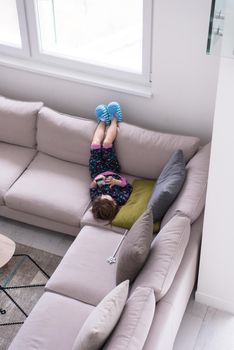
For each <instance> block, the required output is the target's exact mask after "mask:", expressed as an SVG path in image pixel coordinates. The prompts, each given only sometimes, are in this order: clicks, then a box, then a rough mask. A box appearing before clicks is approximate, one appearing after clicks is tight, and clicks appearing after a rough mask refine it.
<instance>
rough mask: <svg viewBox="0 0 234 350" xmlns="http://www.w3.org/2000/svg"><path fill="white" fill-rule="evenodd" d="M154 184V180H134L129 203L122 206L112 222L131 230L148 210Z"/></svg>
mask: <svg viewBox="0 0 234 350" xmlns="http://www.w3.org/2000/svg"><path fill="white" fill-rule="evenodd" d="M154 185H155V181H153V180H144V179H141V180H134V181H133V184H132V186H133V189H132V193H131V195H130V197H129V199H128V201H127V203H126V204H125V205H123V206H122V207H121V208H120V210H119V212H118V213H117V215H116V217H115V218H114V220H113V221H112V224H113V225H114V226H118V227H123V228H126V229H128V230H129V229H130V228H131V227H132V225H133V224H134V223H135V222H136V220H137V219H138V218H139V217H140V216H141V214H143V213H144V211H145V210H146V208H147V205H148V202H149V199H150V197H151V195H152V191H153V188H154Z"/></svg>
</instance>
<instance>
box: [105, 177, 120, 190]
mask: <svg viewBox="0 0 234 350" xmlns="http://www.w3.org/2000/svg"><path fill="white" fill-rule="evenodd" d="M106 184H107V185H109V186H110V188H111V187H113V186H115V185H117V186H120V184H121V180H117V179H114V178H113V177H112V176H108V177H107V178H106Z"/></svg>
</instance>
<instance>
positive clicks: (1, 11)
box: [0, 0, 29, 56]
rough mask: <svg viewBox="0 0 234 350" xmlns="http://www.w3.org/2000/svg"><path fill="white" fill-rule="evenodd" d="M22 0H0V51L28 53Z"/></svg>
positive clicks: (18, 53) (16, 53)
mask: <svg viewBox="0 0 234 350" xmlns="http://www.w3.org/2000/svg"><path fill="white" fill-rule="evenodd" d="M26 32H27V29H26V19H25V9H24V3H23V0H7V1H5V0H0V51H1V52H3V53H9V54H15V55H20V56H21V55H25V54H28V53H29V50H28V39H27V33H26Z"/></svg>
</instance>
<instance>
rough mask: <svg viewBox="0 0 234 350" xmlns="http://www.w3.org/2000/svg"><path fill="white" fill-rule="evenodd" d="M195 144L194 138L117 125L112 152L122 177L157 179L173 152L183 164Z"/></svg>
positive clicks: (196, 144) (124, 124) (194, 148)
mask: <svg viewBox="0 0 234 350" xmlns="http://www.w3.org/2000/svg"><path fill="white" fill-rule="evenodd" d="M199 143H200V141H199V139H198V138H196V137H192V136H182V135H173V134H166V133H161V132H157V131H150V130H146V129H143V128H140V127H137V126H134V125H130V124H126V123H121V124H120V127H119V133H118V137H117V139H116V151H117V155H118V158H119V161H120V165H121V168H122V171H123V172H124V173H126V174H131V175H134V176H139V177H143V178H146V179H157V178H158V177H159V175H160V173H161V171H162V169H163V167H164V165H165V164H166V163H167V161H168V160H169V158H170V157H171V156H172V154H173V153H174V152H175V151H176V150H178V149H181V150H182V151H183V153H184V156H185V160H186V162H187V161H188V160H189V159H190V158H192V156H193V155H194V154H195V152H196V151H197V149H198V147H199Z"/></svg>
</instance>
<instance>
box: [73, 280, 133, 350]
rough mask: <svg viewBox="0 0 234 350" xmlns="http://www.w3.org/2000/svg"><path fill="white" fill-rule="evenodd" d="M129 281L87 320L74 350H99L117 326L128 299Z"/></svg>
mask: <svg viewBox="0 0 234 350" xmlns="http://www.w3.org/2000/svg"><path fill="white" fill-rule="evenodd" d="M128 288H129V281H124V282H122V283H121V284H119V285H118V286H117V287H115V288H114V289H113V290H112V291H111V292H110V293H108V294H107V295H106V296H105V297H104V298H103V300H102V301H101V302H100V303H99V304H98V305H97V306H96V307H95V309H94V310H93V311H92V312H91V314H90V315H89V316H88V318H87V319H86V321H85V323H84V325H83V326H82V328H81V330H80V331H79V333H78V335H77V338H76V340H75V342H74V345H73V347H72V350H99V349H100V348H101V346H102V345H103V344H104V342H105V341H106V339H107V338H108V337H109V335H110V333H111V332H112V330H113V329H114V327H115V325H116V324H117V322H118V320H119V318H120V316H121V313H122V311H123V308H124V306H125V303H126V301H127V297H128Z"/></svg>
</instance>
